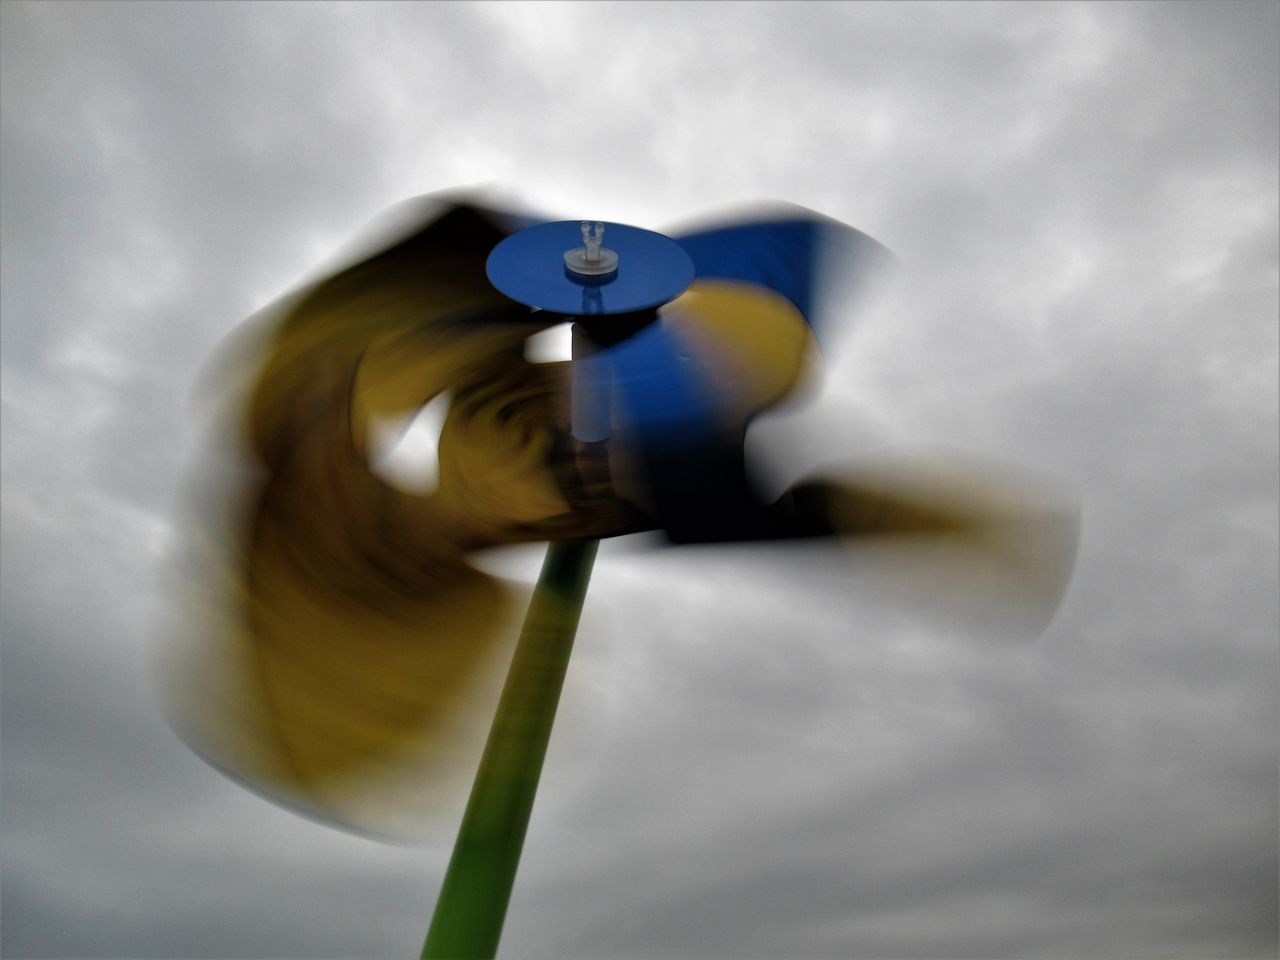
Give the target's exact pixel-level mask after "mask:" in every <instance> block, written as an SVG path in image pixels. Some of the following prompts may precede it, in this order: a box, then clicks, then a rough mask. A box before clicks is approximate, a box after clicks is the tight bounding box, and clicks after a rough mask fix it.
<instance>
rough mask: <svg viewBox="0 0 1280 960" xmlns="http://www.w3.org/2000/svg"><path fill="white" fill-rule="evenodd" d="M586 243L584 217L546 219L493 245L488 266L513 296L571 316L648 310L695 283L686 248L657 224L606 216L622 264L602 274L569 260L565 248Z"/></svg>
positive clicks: (607, 233) (492, 278)
mask: <svg viewBox="0 0 1280 960" xmlns="http://www.w3.org/2000/svg"><path fill="white" fill-rule="evenodd" d="M581 246H582V221H581V220H561V221H559V222H556V223H541V224H538V225H537V226H534V227H528V228H526V229H524V230H521V231H520V232H519V233H513V234H512V235H511V236H509V237H507V238H506V239H505V240H503V241H502V242H501V243H499V244H498V245H497V246H496V247H494V248H493V251H492V252H491V253H490V254H489V259H488V261H487V262H486V264H485V272H486V273H487V274H488V275H489V282H490V283H492V284H493V285H494V287H496V288H497V289H498V291H499V292H500V293H502V294H505V295H506V296H508V297H510V298H511V299H512V300H515V301H516V302H518V303H523V304H524V305H525V306H528V307H537V308H539V309H541V310H550V311H551V312H553V313H563V314H567V315H569V316H573V317H585V316H603V315H608V314H611V313H633V312H635V311H637V310H649V309H652V308H653V307H657V306H661V305H662V304H664V303H666V302H667V301H669V300H674V299H675V298H676V297H678V296H680V294H682V293H684V291H685V290H686V289H687V288H688V286H689V284H691V283H692V282H693V261H692V260H690V259H689V255H688V254H687V253H685V252H684V248H682V247H681V246H680V244H678V243H676V242H675V241H674V240H672V239H671V238H670V237H664V236H663V235H662V234H660V233H654V232H653V231H652V230H641V229H640V228H639V227H628V226H625V225H623V224H620V223H608V222H605V226H604V247H605V249H607V250H612V251H613V252H614V253H616V254H617V255H618V269H617V270H616V271H615V272H614V273H611V274H607V275H606V276H603V277H584V276H579V275H578V274H575V273H572V272H570V271H569V269H568V268H567V267H566V266H565V262H564V255H565V253H566V252H567V251H569V250H573V249H576V248H578V247H581Z"/></svg>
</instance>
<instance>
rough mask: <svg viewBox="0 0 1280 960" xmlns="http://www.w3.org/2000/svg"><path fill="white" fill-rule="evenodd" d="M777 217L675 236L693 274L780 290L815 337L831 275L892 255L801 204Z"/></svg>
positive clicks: (861, 269)
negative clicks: (805, 208)
mask: <svg viewBox="0 0 1280 960" xmlns="http://www.w3.org/2000/svg"><path fill="white" fill-rule="evenodd" d="M792 209H793V210H795V211H796V212H794V213H791V214H788V215H786V216H781V217H777V218H775V219H763V220H753V221H748V222H745V223H739V224H734V225H731V226H724V227H717V228H714V229H710V230H703V231H699V232H695V233H689V234H683V235H679V236H677V237H675V240H676V242H677V243H679V244H680V246H682V247H684V249H685V251H686V252H687V253H688V254H689V257H690V259H691V260H693V266H694V272H695V278H696V279H697V280H711V279H720V280H738V281H743V282H746V283H755V284H759V285H761V286H763V287H767V288H768V289H770V290H773V291H775V292H776V293H779V294H781V295H782V296H784V297H786V298H787V299H788V300H790V301H791V303H793V304H794V305H795V307H796V309H797V310H799V311H800V313H801V314H803V316H804V318H805V320H806V321H807V322H808V324H809V326H810V328H811V329H813V331H814V333H815V335H816V336H818V338H819V341H820V342H822V341H824V340H825V339H827V337H828V336H829V335H830V333H831V331H828V330H826V329H824V327H825V326H826V324H825V323H824V318H823V317H822V316H821V312H822V300H823V294H824V293H825V292H826V287H827V286H828V284H830V283H831V282H832V281H833V280H835V279H837V278H840V279H845V280H849V279H853V280H860V279H861V278H862V277H863V275H864V274H866V273H868V272H870V271H872V270H874V269H875V268H877V267H879V266H880V265H882V264H883V263H885V262H886V261H888V260H889V259H890V258H891V256H892V255H891V254H890V253H889V251H888V250H887V249H886V248H885V247H883V246H882V245H881V244H879V243H877V242H876V241H875V240H873V239H872V238H871V237H869V236H867V235H866V234H864V233H862V232H861V231H858V230H855V229H853V228H852V227H849V226H845V225H844V224H842V223H840V222H838V221H835V220H830V219H827V218H825V217H821V216H819V215H818V214H814V213H810V212H809V211H807V210H803V209H802V208H792Z"/></svg>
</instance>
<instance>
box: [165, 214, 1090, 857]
mask: <svg viewBox="0 0 1280 960" xmlns="http://www.w3.org/2000/svg"><path fill="white" fill-rule="evenodd" d="M415 209H416V210H417V214H418V220H417V222H416V223H414V224H413V225H412V226H410V227H408V228H407V229H404V228H402V234H401V238H400V239H396V240H394V241H390V240H388V241H386V242H384V244H383V246H382V248H381V249H377V250H375V251H374V252H372V253H369V254H367V255H364V256H363V257H360V258H357V261H356V262H355V263H354V264H353V265H351V266H347V267H344V268H342V269H338V270H336V271H334V272H333V273H332V274H331V275H329V276H327V277H326V278H324V279H322V280H320V281H318V282H316V283H315V284H313V285H312V286H310V287H309V288H308V289H305V290H304V291H302V292H301V293H299V294H296V295H293V296H291V297H288V298H286V299H285V300H283V301H282V302H281V303H280V304H279V305H277V306H276V307H274V308H271V309H269V310H268V311H266V312H265V313H264V314H263V315H261V316H259V317H257V318H255V320H254V325H253V331H252V333H251V334H246V335H241V336H239V337H237V338H236V340H235V341H234V343H232V344H231V345H229V346H228V350H227V354H226V356H224V357H222V358H221V362H220V363H219V364H218V365H217V366H215V367H213V368H212V370H213V372H212V373H211V374H210V376H209V378H208V382H207V384H206V389H207V392H209V393H210V394H211V395H212V396H213V397H214V398H215V399H214V405H215V406H216V407H218V408H219V409H220V410H222V411H224V412H223V413H222V414H221V415H220V418H219V425H220V429H221V431H222V432H221V433H218V432H217V431H215V435H214V436H213V437H211V439H210V442H209V444H208V445H207V450H206V452H207V454H208V462H207V463H206V464H205V465H204V467H202V469H201V472H200V475H199V476H198V477H197V480H196V482H195V483H193V484H192V508H191V511H190V516H189V521H188V522H187V524H186V532H187V536H186V538H185V543H184V551H185V552H184V553H183V555H182V556H181V557H180V558H178V562H176V563H175V565H174V576H175V589H174V595H175V597H177V598H178V602H177V603H176V604H175V609H176V610H177V616H176V618H175V620H174V623H173V626H172V628H171V629H170V630H169V631H168V636H167V637H166V649H165V655H166V656H165V660H164V663H163V670H162V673H161V686H162V693H163V695H164V696H165V698H166V701H167V703H168V705H169V709H170V711H171V715H172V717H173V719H174V723H175V725H176V726H177V728H178V729H179V731H180V732H181V734H182V736H183V737H184V738H185V739H186V740H187V742H188V743H190V744H191V745H192V747H193V748H194V749H196V750H197V751H198V752H200V753H201V754H202V755H203V756H205V757H206V758H208V759H209V760H210V762H212V763H214V764H215V765H217V766H219V767H220V768H222V769H224V770H225V771H227V772H228V773H229V774H231V775H233V776H235V777H237V778H239V779H240V780H242V781H243V782H245V783H246V784H248V785H249V786H251V787H253V788H255V789H258V790H260V791H262V792H264V793H266V794H267V795H269V796H272V797H273V798H275V799H277V800H279V801H281V802H283V803H286V804H288V805H290V806H293V807H295V808H298V809H300V810H302V811H304V812H307V813H309V814H311V815H313V816H317V817H320V818H323V819H325V820H327V821H330V822H334V823H337V824H340V825H343V826H346V827H348V828H352V829H358V830H362V831H366V832H371V833H375V834H378V835H382V836H387V837H397V838H421V837H424V836H432V835H437V836H438V835H439V834H438V833H436V831H437V830H439V829H442V828H448V827H451V825H452V824H454V823H456V821H457V811H458V810H459V809H460V805H461V797H462V790H463V788H465V783H466V778H467V777H468V776H469V775H470V774H471V773H472V771H473V770H474V765H475V762H476V760H477V758H478V756H479V750H480V747H481V744H482V743H483V738H484V734H485V732H486V728H487V723H488V718H489V717H491V716H492V712H493V705H494V702H495V701H496V696H497V691H498V687H499V685H500V682H501V676H500V671H501V669H502V667H503V666H504V665H505V661H507V660H509V655H510V651H511V648H512V645H513V643H514V638H515V635H516V625H517V622H518V619H519V616H520V614H521V612H522V610H523V608H524V606H525V602H526V595H527V592H526V590H525V588H523V587H522V586H519V585H516V584H512V583H508V582H505V581H502V580H500V579H498V578H496V577H494V576H491V575H489V574H486V573H483V572H481V571H480V570H478V569H477V568H476V567H474V566H472V565H471V563H470V562H469V559H468V558H469V556H470V555H471V554H473V553H474V552H475V551H477V550H481V549H483V548H486V547H492V546H500V545H504V544H516V543H524V542H534V541H545V540H562V539H592V538H600V537H612V536H619V535H624V534H630V533H638V532H642V531H647V530H657V531H661V532H663V533H664V534H665V541H664V542H666V543H680V542H683V543H699V542H701V543H708V542H724V541H745V540H772V541H778V540H784V539H793V538H809V537H829V536H840V537H842V538H844V539H845V540H846V541H848V542H850V543H853V542H857V541H860V540H861V539H862V538H869V539H872V540H877V541H883V540H885V539H886V538H890V537H895V536H899V537H901V539H902V542H904V543H906V542H928V543H931V544H932V545H933V547H934V551H933V555H934V556H935V557H936V556H942V555H947V554H948V553H951V554H956V552H957V551H958V554H957V556H959V557H960V562H959V563H958V564H956V563H948V564H944V565H943V566H944V567H946V568H947V569H948V570H952V571H954V570H956V569H960V570H964V571H965V572H966V574H967V575H969V574H972V573H973V572H974V571H977V570H991V571H995V572H994V573H992V574H991V575H989V576H987V578H986V581H987V582H986V583H985V584H984V585H983V586H984V589H985V588H986V587H991V586H993V585H994V587H995V589H996V591H997V593H998V592H999V591H1004V592H1006V593H1008V594H1010V595H1018V596H1022V597H1023V598H1024V599H1027V600H1028V603H1027V607H1028V609H1031V610H1033V611H1034V612H1035V614H1036V616H1035V617H1033V618H1032V620H1028V621H1026V622H1027V625H1028V629H1032V628H1034V625H1035V624H1036V623H1039V624H1042V623H1043V622H1044V620H1045V619H1047V617H1048V616H1049V615H1051V614H1052V611H1053V610H1054V609H1055V608H1056V606H1057V603H1058V601H1059V600H1060V598H1061V594H1062V591H1063V589H1064V587H1065V584H1066V581H1067V578H1068V576H1069V572H1070V568H1071V560H1072V557H1073V552H1074V543H1075V526H1074V516H1073V514H1072V512H1071V511H1070V510H1067V509H1065V508H1063V506H1062V501H1060V500H1055V499H1054V498H1052V497H1046V496H1042V495H1040V494H1036V496H1034V497H1032V498H1031V499H1028V496H1029V494H1028V491H1032V490H1039V489H1041V488H1040V487H1038V486H1037V485H1036V484H1034V483H1026V484H1022V485H1020V486H1017V485H1012V484H1011V483H1010V481H1009V479H1008V476H1007V475H1004V474H992V473H991V472H989V471H988V472H987V473H985V474H984V473H981V472H974V471H972V470H968V471H967V472H966V473H964V474H963V475H961V474H957V473H956V471H955V469H954V464H952V465H950V466H948V467H946V468H943V467H941V466H940V465H939V464H938V463H937V462H929V463H922V462H920V461H919V460H916V461H914V462H912V463H909V464H903V463H899V464H898V465H897V466H895V467H892V468H885V467H884V466H883V465H882V466H881V467H880V468H879V469H875V470H873V469H869V468H867V467H865V466H864V467H863V468H861V469H859V470H856V471H850V472H848V473H840V472H837V473H828V474H826V475H824V476H822V477H820V478H814V479H811V480H807V481H805V482H802V483H799V484H797V485H795V486H794V487H793V488H792V489H791V490H789V491H787V492H786V493H785V494H784V495H783V496H782V497H781V498H780V499H778V500H776V501H775V502H765V501H764V500H763V499H762V498H761V496H760V495H759V493H758V490H759V486H760V485H759V484H758V483H757V482H756V481H755V480H754V479H753V477H752V476H751V475H750V472H749V471H748V469H747V467H746V461H745V459H744V454H743V444H744V439H745V435H746V431H747V429H748V427H749V424H750V421H751V419H752V417H754V416H755V415H756V414H758V413H760V412H762V411H764V410H766V409H768V408H769V407H771V406H773V405H775V404H777V403H778V402H779V401H781V400H782V399H783V398H785V397H787V396H788V395H790V394H791V393H792V392H793V391H794V389H795V387H796V386H797V384H799V383H801V382H803V381H804V380H805V379H806V377H807V376H808V375H809V374H810V373H812V372H813V368H814V366H815V362H816V358H817V356H818V351H817V349H816V348H817V339H816V338H815V331H816V328H815V325H814V314H815V312H816V311H817V309H818V308H817V307H816V304H817V303H818V301H819V300H820V299H822V294H823V293H824V290H825V286H824V285H826V284H829V282H830V281H829V280H820V278H819V277H818V276H817V274H816V269H817V268H816V266H815V265H817V264H823V263H825V264H827V265H828V267H829V265H830V264H831V263H832V262H833V261H832V256H833V255H834V253H835V252H837V251H839V250H841V249H843V250H844V251H845V252H846V253H848V252H850V251H852V253H853V255H854V256H853V260H852V261H851V262H849V263H848V264H846V267H845V269H846V270H847V271H849V272H853V273H856V272H857V271H858V270H862V269H865V268H866V266H867V264H868V262H870V261H872V260H875V259H877V258H879V257H882V256H883V253H884V251H883V248H880V247H879V245H878V244H875V242H874V241H871V240H870V239H869V238H866V237H864V236H862V235H861V234H858V233H857V231H854V230H852V229H851V228H847V227H843V226H842V225H839V224H835V223H834V222H833V221H828V220H824V219H822V218H818V217H817V216H816V215H813V214H810V213H809V212H808V211H799V210H797V209H796V208H786V211H785V216H784V217H782V218H781V219H779V218H778V216H777V215H776V214H775V215H773V216H772V218H771V219H755V220H748V221H746V222H739V223H731V224H726V225H724V226H723V227H721V228H712V229H706V230H703V231H702V232H700V233H697V234H694V235H692V236H690V237H688V238H687V239H686V240H680V238H679V237H677V238H676V239H677V240H678V241H680V242H682V243H687V249H688V250H689V252H690V256H691V257H692V258H693V260H694V262H695V265H696V267H697V271H698V273H697V277H696V279H695V281H694V284H693V285H692V287H691V288H690V289H689V291H688V292H687V293H686V294H684V295H683V296H681V297H680V298H678V299H677V300H676V301H674V302H672V303H671V304H668V305H667V307H666V308H664V309H663V310H662V311H661V312H660V315H659V312H654V313H653V315H652V316H647V317H640V318H637V317H635V316H630V317H629V318H628V320H627V323H628V324H630V325H631V327H630V328H629V329H628V331H627V332H628V333H629V334H630V335H628V336H625V337H622V338H620V339H617V338H615V337H612V336H610V335H608V331H607V330H606V331H604V333H601V332H600V328H599V326H598V323H597V327H596V329H595V331H594V333H592V331H590V330H589V331H588V333H589V334H592V335H594V336H596V337H597V343H598V346H599V347H600V349H599V350H598V351H597V352H595V353H594V354H592V355H591V356H590V357H589V358H587V359H584V360H580V361H575V362H578V363H584V364H589V366H588V367H587V368H586V369H587V371H588V372H589V374H590V376H592V377H598V378H602V379H604V380H605V381H607V383H608V384H609V386H610V389H611V391H612V394H613V395H614V396H615V397H617V398H618V400H619V402H617V403H616V404H614V405H613V406H612V408H611V412H610V416H609V421H610V435H609V439H608V440H607V441H605V442H603V443H602V444H590V445H587V444H581V443H578V442H576V441H574V440H573V439H572V437H571V435H570V432H569V419H570V397H569V384H570V382H571V377H570V373H569V367H570V364H569V363H567V362H560V363H531V362H529V361H528V360H527V359H526V358H525V355H524V348H525V342H526V340H528V338H529V337H531V336H533V335H536V334H538V333H540V332H541V331H543V330H545V329H548V328H549V327H552V326H555V325H558V324H560V323H563V322H565V320H566V319H567V318H565V317H563V316H560V315H556V314H552V313H549V312H546V311H531V310H529V309H527V308H525V307H523V306H520V305H518V304H513V303H512V302H511V301H509V300H507V299H506V298H504V297H503V296H502V295H500V294H499V293H497V292H496V291H495V290H494V289H493V288H492V287H491V286H490V284H489V282H488V280H487V279H486V276H485V269H484V268H485V260H486V258H487V256H488V254H489V252H490V251H491V250H492V249H493V247H494V246H495V245H496V244H497V243H498V242H499V241H500V240H501V239H502V238H503V237H504V236H506V235H507V234H508V233H510V232H511V231H513V230H515V229H517V228H519V227H521V226H523V225H526V224H527V223H528V222H530V221H529V220H528V219H521V218H517V217H516V216H514V215H511V214H506V213H501V212H498V211H494V210H490V209H486V208H484V207H483V206H482V205H479V204H478V203H476V202H474V200H473V199H468V198H460V199H449V198H444V199H436V200H434V201H432V202H430V203H428V204H426V205H425V207H424V206H421V205H420V206H419V207H417V208H415ZM424 210H425V212H423V211H424ZM605 319H606V320H607V318H605ZM829 326H830V321H827V322H826V323H824V330H825V329H826V328H827V327H829ZM817 332H822V331H817ZM823 336H824V337H825V333H824V334H823ZM246 377H248V378H249V380H248V382H247V383H244V384H243V386H241V387H237V384H240V383H242V381H243V380H244V378H246ZM609 392H610V391H605V395H608V394H609ZM445 393H447V394H448V395H449V397H450V398H451V399H450V402H449V409H448V413H447V415H446V416H445V420H444V425H443V427H442V429H441V434H440V439H439V471H438V483H437V484H436V486H435V488H434V489H433V490H431V492H430V493H425V494H423V493H413V492H410V491H408V490H405V489H399V488H397V487H396V486H393V485H392V484H390V483H388V482H386V481H385V480H383V479H381V478H380V477H379V476H378V475H377V473H376V471H375V463H374V461H376V457H377V451H376V449H375V448H376V446H377V444H376V442H375V437H374V433H375V430H374V424H375V423H380V422H386V421H387V420H388V419H394V418H407V417H409V416H411V415H412V414H413V413H414V412H415V411H417V410H419V409H421V408H422V406H423V405H425V404H426V403H428V402H429V401H431V399H432V398H433V397H436V396H438V395H441V394H445ZM904 556H907V555H905V554H904ZM979 561H981V562H979ZM909 562H910V561H909ZM855 572H856V571H855V570H854V568H852V567H851V568H850V575H854V574H855ZM900 572H902V573H907V572H910V569H909V568H903V569H902V571H900ZM896 578H897V574H896V573H895V579H896ZM937 582H941V581H937ZM976 585H977V581H976V580H975V579H974V578H973V577H972V576H967V578H966V579H965V580H964V581H963V583H962V585H960V586H954V585H953V590H952V592H955V593H958V594H959V595H963V596H965V597H970V596H979V594H978V593H976V592H974V591H975V589H976ZM949 589H952V588H949ZM928 592H929V593H930V594H931V595H940V594H941V593H942V592H943V591H940V590H935V589H933V588H930V589H929V591H928ZM981 596H983V597H984V599H983V600H982V601H981V602H980V604H979V605H980V607H981V608H982V609H984V610H988V609H990V607H991V602H990V600H989V596H990V594H981ZM1033 621H1034V622H1033ZM642 640H643V638H642V637H639V636H638V637H637V642H642Z"/></svg>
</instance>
